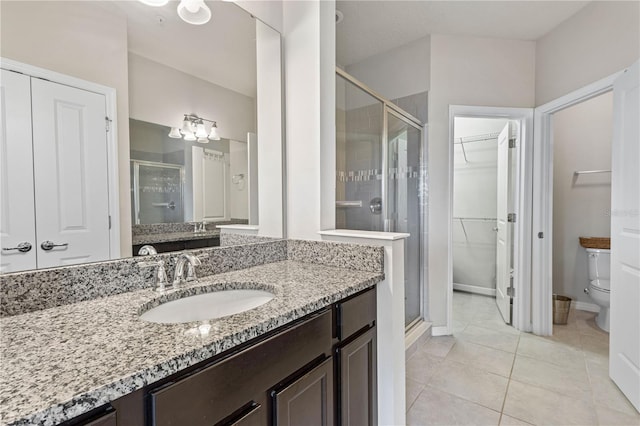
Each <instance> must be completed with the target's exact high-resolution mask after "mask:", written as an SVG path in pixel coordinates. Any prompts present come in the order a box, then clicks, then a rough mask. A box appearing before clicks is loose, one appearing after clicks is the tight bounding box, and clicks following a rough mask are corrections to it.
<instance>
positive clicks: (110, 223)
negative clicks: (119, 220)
mask: <svg viewBox="0 0 640 426" xmlns="http://www.w3.org/2000/svg"><path fill="white" fill-rule="evenodd" d="M109 229H111V215H109Z"/></svg>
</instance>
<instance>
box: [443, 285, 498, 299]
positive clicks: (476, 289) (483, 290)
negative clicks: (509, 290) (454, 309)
mask: <svg viewBox="0 0 640 426" xmlns="http://www.w3.org/2000/svg"><path fill="white" fill-rule="evenodd" d="M453 289H454V290H460V291H466V292H467V293H475V294H483V295H485V296H495V295H496V289H495V288H487V287H480V286H477V285H469V284H458V283H453Z"/></svg>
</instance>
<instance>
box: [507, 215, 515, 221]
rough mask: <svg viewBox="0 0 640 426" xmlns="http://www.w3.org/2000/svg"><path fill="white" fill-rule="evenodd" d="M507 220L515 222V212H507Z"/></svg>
mask: <svg viewBox="0 0 640 426" xmlns="http://www.w3.org/2000/svg"><path fill="white" fill-rule="evenodd" d="M507 222H511V223H515V222H516V214H515V213H509V214H508V215H507Z"/></svg>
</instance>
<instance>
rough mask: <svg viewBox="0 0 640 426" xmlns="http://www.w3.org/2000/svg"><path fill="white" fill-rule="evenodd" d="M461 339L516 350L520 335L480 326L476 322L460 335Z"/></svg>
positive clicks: (510, 350) (503, 349) (511, 350)
mask: <svg viewBox="0 0 640 426" xmlns="http://www.w3.org/2000/svg"><path fill="white" fill-rule="evenodd" d="M459 337H460V339H462V340H467V341H469V342H473V343H477V344H478V345H483V346H488V347H490V348H494V349H499V350H502V351H507V352H515V351H516V347H517V346H518V338H519V335H517V334H512V333H505V332H502V331H497V330H493V329H489V328H484V327H478V326H476V325H474V324H471V325H469V326H467V328H465V329H464V331H463V332H462V333H460V335H459Z"/></svg>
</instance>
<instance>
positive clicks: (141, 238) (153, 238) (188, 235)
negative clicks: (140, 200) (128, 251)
mask: <svg viewBox="0 0 640 426" xmlns="http://www.w3.org/2000/svg"><path fill="white" fill-rule="evenodd" d="M219 236H220V230H219V229H214V230H211V231H205V232H193V231H191V232H165V233H160V234H139V235H134V236H133V237H132V241H131V243H132V245H134V246H136V245H139V244H156V243H168V242H171V241H190V240H204V239H207V238H214V237H219Z"/></svg>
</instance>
